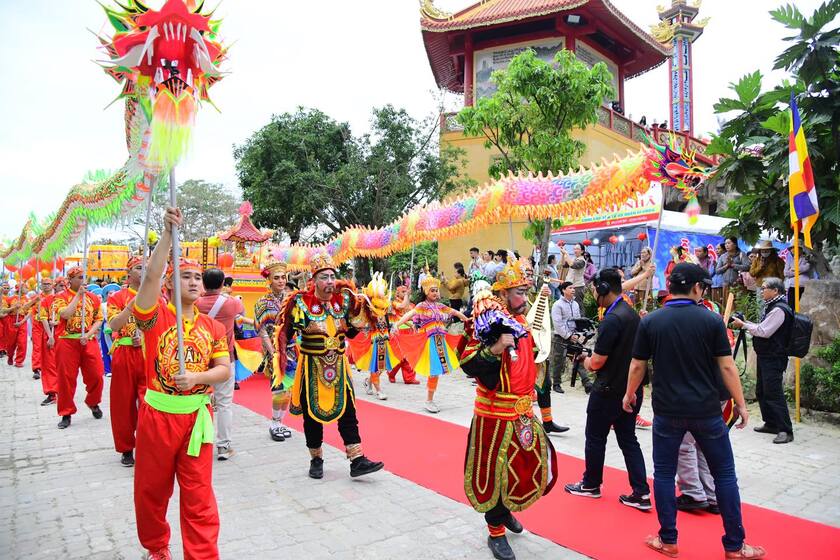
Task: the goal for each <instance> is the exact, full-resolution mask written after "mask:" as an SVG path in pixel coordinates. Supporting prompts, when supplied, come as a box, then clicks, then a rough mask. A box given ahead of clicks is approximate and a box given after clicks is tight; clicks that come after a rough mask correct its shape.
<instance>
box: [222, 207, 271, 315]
mask: <svg viewBox="0 0 840 560" xmlns="http://www.w3.org/2000/svg"><path fill="white" fill-rule="evenodd" d="M253 212H254V207H253V206H252V205H251V203H250V202H248V201H247V200H246V201H245V202H243V203H242V205H241V206H240V207H239V219H238V220H237V222H236V224H235V225H234V226H233V227H231V228H230V229H229V230H227V231H225V232H224V233H222V234H220V235H219V236H218V237H219V240H221V241H222V242H223V243H229V244H232V245H233V252H232V253H221V254H220V255H219V258H218V266H219V267H220V268H221V269H222V270H224V271H225V273H226V274H228V275H230V276H232V277H233V294H234V295H235V296H239V297H241V299H242V302H243V303H244V304H245V310H246V313H248V315H250V314H251V313H252V312H253V309H254V304H255V303H256V301H257V300H258V299H259V298H260V297H261V296H262V295H263V294H264V293H265V279H264V278H263V277H262V276H261V275H260V271H261V270H262V261H263V258H264V256H265V255H264V254H263V253H265V251H266V247H265V246H264V244H265V243H266V242H267V241H268V240H269V239H271V236H272V235H274V231H273V230H270V229H266V230H260V229H258V228H257V226H255V225H254V223H253V222H252V221H251V214H253Z"/></svg>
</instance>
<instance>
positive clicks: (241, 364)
mask: <svg viewBox="0 0 840 560" xmlns="http://www.w3.org/2000/svg"><path fill="white" fill-rule="evenodd" d="M234 344H235V345H236V367H235V370H234V375H235V379H236V381H237V382H239V381H243V380H245V379H248V378H249V377H251V375H253V374H254V372H255V371H257V369H259V367H260V364H262V360H263V353H262V345H261V344H260V338H259V337H258V336H255V337H252V338H245V339H241V340H237V341H236V342H235V343H234Z"/></svg>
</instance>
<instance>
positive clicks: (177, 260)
mask: <svg viewBox="0 0 840 560" xmlns="http://www.w3.org/2000/svg"><path fill="white" fill-rule="evenodd" d="M169 205H170V206H172V208H177V205H178V193H177V188H176V187H175V166H172V168H171V169H170V170H169ZM172 288H173V296H174V299H175V320H176V325H177V333H178V369H179V373H180V374H181V375H185V374H186V367H185V366H184V310H183V308H182V306H181V243H180V240H179V238H178V226H176V225H174V224H173V225H172Z"/></svg>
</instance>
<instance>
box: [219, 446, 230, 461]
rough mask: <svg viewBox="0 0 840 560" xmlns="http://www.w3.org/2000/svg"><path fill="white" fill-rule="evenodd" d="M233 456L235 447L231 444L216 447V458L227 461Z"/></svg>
mask: <svg viewBox="0 0 840 560" xmlns="http://www.w3.org/2000/svg"><path fill="white" fill-rule="evenodd" d="M231 457H233V447H231V446H230V445H228V446H227V447H217V448H216V459H217V460H218V461H227V460H228V459H230V458H231Z"/></svg>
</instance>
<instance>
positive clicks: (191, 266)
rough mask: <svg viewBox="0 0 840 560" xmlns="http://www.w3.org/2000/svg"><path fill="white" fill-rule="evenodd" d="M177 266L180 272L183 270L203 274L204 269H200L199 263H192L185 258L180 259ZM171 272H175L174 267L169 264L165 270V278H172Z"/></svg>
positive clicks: (192, 261)
mask: <svg viewBox="0 0 840 560" xmlns="http://www.w3.org/2000/svg"><path fill="white" fill-rule="evenodd" d="M178 264H179V268H180V269H181V271H182V272H183V271H184V270H192V271H195V272H204V269H203V268H202V266H201V263H199V262H198V261H194V260H192V259H187V258H184V257H181V260H180V261H179V263H178ZM173 272H175V267H174V266H173V265H172V263H171V262H170V263H169V266H168V267H167V269H166V276H167V277H168V276H172V273H173Z"/></svg>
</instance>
